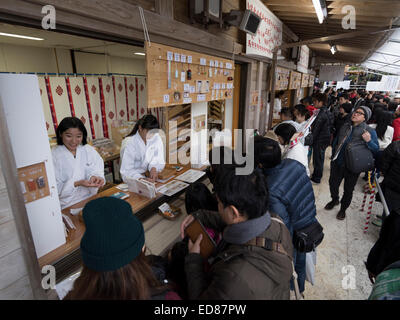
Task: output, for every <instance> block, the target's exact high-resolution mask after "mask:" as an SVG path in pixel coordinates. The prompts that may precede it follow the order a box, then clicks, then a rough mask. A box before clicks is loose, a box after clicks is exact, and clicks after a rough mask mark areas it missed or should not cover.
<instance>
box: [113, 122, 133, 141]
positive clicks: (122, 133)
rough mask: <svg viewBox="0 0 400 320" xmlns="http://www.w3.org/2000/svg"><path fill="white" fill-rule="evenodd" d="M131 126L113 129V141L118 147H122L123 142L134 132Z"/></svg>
mask: <svg viewBox="0 0 400 320" xmlns="http://www.w3.org/2000/svg"><path fill="white" fill-rule="evenodd" d="M132 129H133V127H131V126H121V127H116V128H111V134H112V139H113V141H114V142H115V144H116V145H117V146H121V142H122V140H124V138H125V137H126V136H127V135H128V134H129V133H130V132H131V131H132Z"/></svg>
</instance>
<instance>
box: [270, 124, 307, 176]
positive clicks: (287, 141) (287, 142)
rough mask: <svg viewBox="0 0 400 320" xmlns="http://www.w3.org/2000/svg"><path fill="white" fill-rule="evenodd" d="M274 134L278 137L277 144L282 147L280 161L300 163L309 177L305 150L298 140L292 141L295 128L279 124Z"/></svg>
mask: <svg viewBox="0 0 400 320" xmlns="http://www.w3.org/2000/svg"><path fill="white" fill-rule="evenodd" d="M275 134H276V135H277V137H278V141H279V143H280V144H281V145H282V146H284V150H283V152H282V159H293V160H296V161H298V162H300V163H301V164H302V165H303V166H304V167H305V168H306V171H307V175H308V176H310V170H309V168H308V159H307V152H306V150H307V149H306V147H305V146H304V144H303V143H302V142H301V139H300V138H297V139H295V140H292V138H293V139H294V137H293V136H295V134H296V128H295V127H294V126H293V125H291V124H289V123H281V124H279V125H278V127H277V128H276V129H275Z"/></svg>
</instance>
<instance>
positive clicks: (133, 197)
mask: <svg viewBox="0 0 400 320" xmlns="http://www.w3.org/2000/svg"><path fill="white" fill-rule="evenodd" d="M189 169H191V168H190V166H186V167H184V169H183V170H182V171H180V172H177V173H176V175H175V176H173V177H171V178H170V179H169V180H168V181H166V182H165V183H164V184H166V183H168V182H170V181H172V180H174V179H175V178H176V177H177V176H178V175H181V174H182V173H184V172H186V171H188V170H189ZM194 170H196V169H194ZM205 177H206V176H205V175H204V176H203V177H202V178H200V180H202V179H203V178H205ZM159 185H162V184H161V183H158V184H156V186H157V187H158V186H159ZM120 191H121V190H119V189H118V188H117V187H112V188H110V189H108V190H105V191H103V192H100V193H98V194H97V195H95V196H93V197H91V198H89V199H86V200H84V201H81V202H79V203H77V204H75V205H73V206H71V207H69V208H66V209H64V210H62V213H63V214H65V215H67V216H69V217H70V218H71V220H72V222H73V223H74V225H75V227H76V230H70V231H69V233H68V237H67V240H66V243H65V244H63V245H62V246H60V247H58V248H56V249H55V250H53V251H51V252H49V253H48V254H46V255H44V256H42V257H41V258H39V259H38V261H39V265H40V268H42V267H43V266H45V265H56V264H57V263H58V262H60V261H61V260H62V259H64V258H65V257H66V256H68V255H71V254H74V255H75V256H76V257H75V259H78V260H80V253H79V247H80V241H81V239H82V236H83V234H84V232H85V225H84V223H83V220H82V218H81V216H80V215H71V214H70V209H77V208H83V207H84V206H85V204H86V203H87V202H89V201H90V200H93V199H96V198H100V197H107V196H110V195H112V194H114V193H116V192H120ZM183 192H185V191H184V190H183V191H181V192H178V193H177V194H175V195H173V196H172V197H168V196H165V195H163V194H161V193H157V194H156V197H155V198H153V199H149V198H146V197H143V196H140V195H138V194H136V193H133V192H125V193H129V198H127V199H125V201H127V202H128V203H129V204H130V205H131V207H132V212H133V214H135V215H136V216H137V217H138V218H139V219H140V220H141V221H142V222H144V221H145V220H146V219H147V218H149V217H151V216H152V215H153V214H154V212H156V211H157V210H158V206H160V205H161V204H162V203H163V202H168V201H171V200H173V199H175V198H177V197H178V196H179V195H181V194H182V193H183ZM56 270H57V267H56ZM57 277H58V276H57Z"/></svg>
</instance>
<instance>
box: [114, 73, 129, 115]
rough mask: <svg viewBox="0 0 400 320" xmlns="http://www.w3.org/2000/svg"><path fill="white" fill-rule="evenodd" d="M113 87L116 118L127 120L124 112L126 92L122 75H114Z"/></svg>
mask: <svg viewBox="0 0 400 320" xmlns="http://www.w3.org/2000/svg"><path fill="white" fill-rule="evenodd" d="M113 87H114V88H115V91H114V94H115V105H116V112H117V119H118V120H128V115H127V112H126V92H125V79H124V77H120V76H114V77H113Z"/></svg>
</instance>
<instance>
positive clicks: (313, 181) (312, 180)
mask: <svg viewBox="0 0 400 320" xmlns="http://www.w3.org/2000/svg"><path fill="white" fill-rule="evenodd" d="M310 180H311V183H312V184H320V183H321V181H316V180H314V179H313V178H311V179H310Z"/></svg>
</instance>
